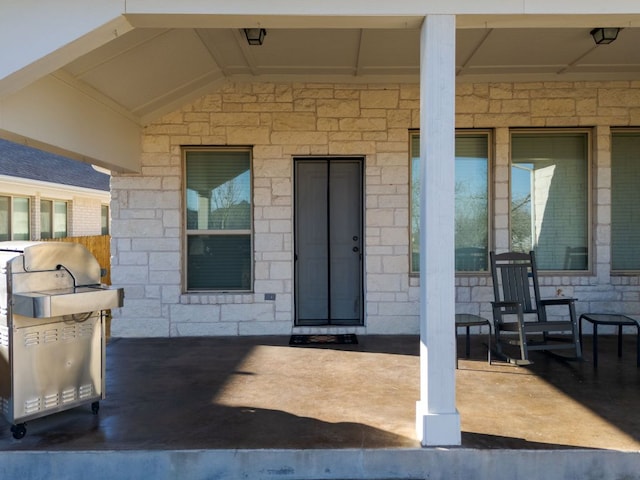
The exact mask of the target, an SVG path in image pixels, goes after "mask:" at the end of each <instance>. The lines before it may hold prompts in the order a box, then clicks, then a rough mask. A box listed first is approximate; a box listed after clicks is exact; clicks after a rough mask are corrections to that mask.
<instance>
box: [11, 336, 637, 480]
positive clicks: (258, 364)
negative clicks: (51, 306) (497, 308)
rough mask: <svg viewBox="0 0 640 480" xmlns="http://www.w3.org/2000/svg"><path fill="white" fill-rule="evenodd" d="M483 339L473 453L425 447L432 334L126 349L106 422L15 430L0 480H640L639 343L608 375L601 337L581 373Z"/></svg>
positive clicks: (476, 353)
mask: <svg viewBox="0 0 640 480" xmlns="http://www.w3.org/2000/svg"><path fill="white" fill-rule="evenodd" d="M484 339H485V337H484V336H473V342H472V345H471V356H470V358H469V359H466V358H464V345H463V343H462V340H463V339H462V336H461V338H460V339H459V345H458V347H459V348H458V351H459V352H460V355H461V356H460V360H459V369H458V370H456V405H457V409H458V411H459V413H460V417H461V427H462V445H461V446H459V447H451V448H438V449H426V450H425V449H421V448H420V442H419V441H418V440H417V439H416V438H415V433H414V431H415V430H414V429H415V417H414V415H413V411H414V409H413V406H414V404H415V399H416V397H418V393H419V392H418V383H419V382H418V377H419V367H420V365H419V364H420V358H419V339H418V337H415V336H360V337H359V343H358V344H357V345H327V346H324V347H322V346H321V347H319V346H309V347H306V346H305V347H299V346H296V347H293V346H289V344H288V341H289V338H288V337H282V336H263V337H236V338H149V339H115V340H112V341H111V342H110V343H109V345H108V347H107V386H106V395H107V397H106V399H105V400H103V401H102V402H101V408H100V411H99V414H98V415H97V416H94V415H93V414H92V413H91V410H90V408H89V407H88V406H87V407H86V408H84V407H80V408H76V409H73V410H69V411H66V412H63V413H60V414H54V415H49V416H47V417H43V418H40V419H37V420H34V421H32V422H30V423H29V424H28V425H27V435H26V436H25V437H24V438H23V439H21V440H15V439H13V438H12V436H11V433H10V432H9V425H8V424H7V423H6V421H4V420H2V423H1V424H0V459H1V460H0V474H1V476H2V477H3V478H10V477H9V475H19V474H22V475H26V476H28V477H29V478H44V477H46V476H47V475H49V478H51V477H50V475H52V474H59V475H61V476H60V477H59V478H63V477H64V478H82V477H83V475H86V473H87V471H86V470H85V469H84V468H83V465H91V471H92V472H94V473H92V474H91V475H92V477H93V478H301V479H306V478H323V479H324V478H326V479H336V478H340V479H343V478H387V479H388V478H445V477H446V478H472V477H471V476H469V475H473V477H474V478H494V479H495V478H498V479H499V478H516V477H517V476H518V475H520V474H522V472H526V478H544V479H554V478H585V476H586V475H587V474H588V473H591V474H595V477H594V478H612V477H614V476H615V475H614V473H615V474H626V475H628V477H625V478H637V476H638V471H640V458H639V456H638V450H640V435H639V433H638V432H640V413H639V412H638V409H637V405H638V402H639V401H640V389H639V388H638V386H639V384H640V369H638V368H637V366H636V362H635V336H626V337H625V339H624V342H623V356H622V358H620V359H619V358H618V357H617V355H616V348H617V346H616V340H615V337H609V336H604V337H601V342H600V348H599V350H600V353H601V355H600V359H599V365H598V368H597V369H594V368H593V364H592V362H591V360H590V359H591V338H590V337H585V342H584V343H585V360H584V361H583V362H563V361H559V360H557V359H556V358H553V357H551V356H548V355H545V354H543V353H539V352H537V354H536V355H535V363H534V365H532V366H529V367H514V366H510V365H507V364H505V363H502V362H501V361H499V360H498V361H494V362H493V363H492V364H491V365H489V364H488V363H487V360H486V347H485V346H484V345H482V342H483V341H484ZM24 455H28V459H27V458H25V457H24ZM69 455H73V457H69ZM71 459H72V460H71ZM67 460H69V461H67ZM540 462H545V465H544V468H540V467H541V465H540ZM518 472H520V473H518ZM216 475H217V476H216Z"/></svg>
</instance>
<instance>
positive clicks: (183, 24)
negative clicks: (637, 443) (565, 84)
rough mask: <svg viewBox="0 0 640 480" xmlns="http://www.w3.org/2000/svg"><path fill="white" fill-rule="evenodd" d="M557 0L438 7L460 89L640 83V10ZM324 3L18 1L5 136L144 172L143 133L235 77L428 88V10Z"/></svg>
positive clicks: (8, 28) (3, 60)
mask: <svg viewBox="0 0 640 480" xmlns="http://www.w3.org/2000/svg"><path fill="white" fill-rule="evenodd" d="M557 1H558V2H560V3H561V4H562V5H564V8H565V10H563V12H564V13H562V14H559V13H550V10H555V9H556V7H553V8H550V7H549V6H548V5H547V6H546V7H544V8H542V7H540V12H538V13H536V12H535V10H536V9H538V7H539V6H538V5H537V3H536V4H535V5H534V4H529V3H527V2H525V3H524V4H523V5H520V3H521V2H511V3H509V2H507V3H504V2H489V3H488V4H487V5H484V4H483V11H487V12H489V13H479V12H477V11H475V7H474V6H473V5H470V4H468V2H456V3H455V4H451V5H449V3H447V4H446V5H444V4H443V5H440V4H438V3H437V2H430V3H429V8H431V9H434V8H435V9H436V10H435V11H433V12H432V13H445V14H446V13H454V12H455V13H457V15H456V26H457V32H456V42H457V43H456V81H457V82H458V83H464V82H513V81H589V80H632V79H640V54H639V53H638V49H637V45H639V44H640V8H637V7H636V8H635V9H634V8H631V9H630V8H629V6H628V4H626V3H623V2H621V1H619V0H612V2H613V3H611V4H609V5H607V9H608V10H610V11H609V12H606V13H599V12H600V11H601V7H599V6H598V7H597V8H596V7H594V5H595V4H594V2H591V1H589V2H587V3H588V5H586V4H583V3H581V4H580V5H576V4H574V3H572V2H569V1H563V0H557ZM327 2H328V4H327V5H324V6H321V5H319V4H309V5H307V4H304V5H301V4H298V3H292V2H288V1H286V0H283V1H282V2H280V3H275V4H273V5H269V7H268V8H263V7H261V6H256V5H255V4H254V3H253V2H249V1H248V0H246V1H241V0H238V2H235V3H233V5H232V4H228V5H227V4H225V5H222V6H221V5H217V6H211V5H204V4H203V3H201V2H199V1H198V0H184V2H179V3H176V2H169V1H160V0H158V1H157V2H156V1H154V2H150V1H147V0H129V1H127V2H126V4H124V6H123V5H122V4H120V2H116V1H114V2H107V1H103V2H100V3H98V4H96V8H95V9H86V8H82V7H80V5H81V4H82V5H84V4H83V2H80V1H78V0H65V2H64V3H65V4H67V5H68V6H69V7H70V9H64V10H63V9H61V8H60V7H56V6H55V5H54V4H49V3H44V4H42V3H37V5H36V2H35V0H28V1H27V0H25V3H24V6H22V5H23V4H22V3H21V4H18V3H16V4H11V5H12V6H11V8H10V11H11V9H13V10H14V12H13V13H14V14H15V15H14V16H16V17H20V18H22V17H23V16H25V15H29V16H30V18H31V17H33V18H32V22H31V24H30V26H31V28H30V29H29V28H24V26H23V24H22V23H20V22H19V21H17V20H19V19H20V18H16V19H12V17H11V15H0V27H2V28H0V45H2V46H1V47H0V137H3V138H6V139H9V140H14V141H19V142H23V143H27V144H29V145H33V146H37V147H39V148H43V149H46V150H49V151H52V152H54V153H60V154H63V155H67V156H71V157H72V158H76V159H79V160H83V161H87V162H90V163H95V164H98V165H102V166H105V167H107V168H111V169H115V170H123V171H137V169H138V161H139V154H140V147H139V141H140V134H141V132H142V130H141V129H142V128H143V127H144V125H147V124H149V123H151V122H153V121H154V120H155V119H157V118H159V117H160V116H161V115H163V114H166V113H168V112H171V111H173V110H175V109H178V108H180V107H181V106H182V105H184V104H186V103H188V102H190V101H192V100H195V99H196V98H198V97H200V96H202V95H204V94H207V93H209V92H214V91H216V89H217V88H219V87H220V86H221V85H223V84H224V83H225V82H228V81H231V82H244V81H252V82H256V81H257V82H261V81H264V82H305V83H308V82H320V83H322V82H338V83H375V82H394V83H395V82H412V83H418V81H419V69H420V66H419V53H420V52H419V50H420V31H421V27H422V23H423V21H424V18H425V17H424V14H423V13H419V12H417V10H420V11H421V10H422V8H423V7H422V3H421V2H412V1H407V2H401V3H399V4H398V5H393V6H388V5H384V4H376V5H372V4H369V3H366V8H365V6H364V4H363V5H361V4H360V3H358V2H355V3H353V5H352V4H351V3H349V2H347V3H346V4H344V2H342V1H341V0H327ZM338 3H339V4H340V7H339V8H338V6H337V4H338ZM436 4H437V5H436ZM18 5H20V6H18ZM72 5H75V8H71V6H72ZM98 5H99V7H100V8H97V6H98ZM545 5H546V4H545ZM347 7H348V8H347ZM436 7H437V8H436ZM587 7H588V8H587ZM1 8H2V7H0V12H2V10H1ZM256 8H258V9H262V10H263V11H256ZM334 9H335V10H334ZM447 9H448V10H447ZM457 9H461V10H460V11H461V12H463V13H462V14H460V13H459V12H458V10H457ZM585 9H586V10H585ZM266 10H268V12H267V11H266ZM396 10H398V11H397V12H396ZM213 11H215V13H212V12H213ZM327 11H340V12H341V13H339V14H327V13H323V12H327ZM365 11H366V14H365V13H364V12H365ZM249 12H255V13H251V14H250V13H249ZM514 12H516V13H514ZM572 12H573V13H572ZM578 12H579V14H578ZM625 12H632V13H625ZM258 26H259V27H264V28H266V30H267V36H266V38H265V42H264V44H263V45H262V46H249V45H248V44H247V41H246V39H245V38H244V34H243V30H242V29H243V28H245V27H258ZM605 26H616V27H621V28H622V31H621V32H620V35H619V37H618V39H617V40H616V41H615V42H614V43H612V44H610V45H601V46H596V45H595V44H594V42H593V39H592V38H591V36H590V34H589V32H590V30H591V29H592V28H594V27H605Z"/></svg>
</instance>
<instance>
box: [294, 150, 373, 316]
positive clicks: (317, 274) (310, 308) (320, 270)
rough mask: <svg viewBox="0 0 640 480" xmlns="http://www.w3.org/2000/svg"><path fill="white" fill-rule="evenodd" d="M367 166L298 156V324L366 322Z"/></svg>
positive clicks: (345, 160) (352, 160) (358, 161)
mask: <svg viewBox="0 0 640 480" xmlns="http://www.w3.org/2000/svg"><path fill="white" fill-rule="evenodd" d="M362 165H363V161H362V159H361V158H311V159H295V160H294V170H295V186H294V188H295V206H294V208H295V219H294V222H295V303H296V324H297V325H361V324H362V318H363V314H362V245H363V242H362Z"/></svg>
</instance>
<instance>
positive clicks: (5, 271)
mask: <svg viewBox="0 0 640 480" xmlns="http://www.w3.org/2000/svg"><path fill="white" fill-rule="evenodd" d="M100 278H101V268H100V265H99V264H98V261H97V260H96V259H95V257H94V256H93V255H92V254H91V253H90V252H89V251H88V250H87V249H86V248H85V247H83V246H82V245H80V244H77V243H67V242H64V243H63V242H0V408H1V409H2V413H3V415H4V416H5V417H6V419H7V420H8V421H9V422H11V423H12V427H11V431H12V432H13V436H14V437H15V438H22V437H23V436H24V435H25V434H26V424H25V422H27V421H28V420H32V419H35V418H39V417H42V416H45V415H48V414H51V413H54V412H59V411H62V410H67V409H69V408H74V407H76V406H79V405H81V404H84V403H91V408H92V410H93V412H94V413H98V409H99V401H100V400H101V399H103V398H104V396H105V391H104V385H105V381H104V373H105V343H106V341H105V314H106V312H105V311H106V310H109V309H111V308H117V307H121V306H122V304H123V299H124V291H123V290H122V289H121V288H112V287H109V286H106V285H103V284H101V283H100Z"/></svg>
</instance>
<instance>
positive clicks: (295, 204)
mask: <svg viewBox="0 0 640 480" xmlns="http://www.w3.org/2000/svg"><path fill="white" fill-rule="evenodd" d="M308 160H326V161H327V162H329V163H331V162H339V161H357V162H358V163H359V164H360V175H359V179H358V180H359V188H360V225H359V231H360V263H359V265H360V267H359V272H358V275H359V278H360V289H359V297H360V308H359V312H358V313H359V317H360V318H359V321H357V322H337V323H336V322H332V321H331V319H330V318H329V319H327V322H326V323H319V322H318V323H314V322H303V323H301V322H300V321H299V319H298V269H297V265H296V262H297V258H296V257H297V253H298V239H297V219H298V202H297V189H298V184H297V183H298V182H297V165H298V164H299V163H301V162H305V161H308ZM365 166H366V159H365V156H364V155H314V156H300V155H298V156H294V157H293V175H292V179H293V181H292V184H293V209H292V210H293V255H294V259H293V261H294V268H293V324H294V326H295V327H310V326H312V327H322V328H330V327H338V326H339V327H363V326H364V325H365V284H364V280H365V260H366V252H365V200H366V195H365V182H364V180H365ZM329 316H330V315H329Z"/></svg>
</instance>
